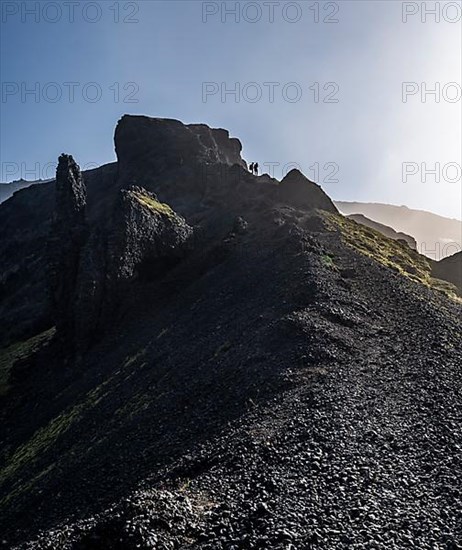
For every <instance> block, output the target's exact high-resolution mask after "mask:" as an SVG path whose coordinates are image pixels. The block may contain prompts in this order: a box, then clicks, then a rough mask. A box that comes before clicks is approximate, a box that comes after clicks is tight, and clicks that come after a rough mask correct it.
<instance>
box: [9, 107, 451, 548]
mask: <svg viewBox="0 0 462 550" xmlns="http://www.w3.org/2000/svg"><path fill="white" fill-rule="evenodd" d="M116 142H117V152H118V164H117V165H110V166H106V167H102V168H100V169H98V170H95V171H91V172H89V173H87V174H85V175H84V178H85V185H86V196H87V199H86V202H85V201H84V200H83V197H84V194H83V187H82V185H83V184H82V181H81V178H80V175H79V173H78V170H77V168H76V166H75V165H74V164H73V162H71V160H70V158H65V159H63V160H62V161H61V163H60V166H61V167H62V168H63V169H62V170H60V172H59V174H58V180H59V181H58V187H59V189H58V191H57V197H56V198H57V205H58V208H57V214H56V217H55V223H54V234H55V235H57V237H58V239H57V241H56V244H57V248H56V250H61V251H65V252H67V250H68V249H69V250H70V259H72V264H71V263H70V261H68V260H67V259H66V261H61V262H60V263H59V262H58V266H61V268H62V272H59V271H58V272H57V275H58V276H59V277H61V279H59V280H61V281H62V283H61V284H62V285H67V287H66V288H67V289H68V291H69V292H61V294H60V293H58V296H61V295H63V296H64V298H65V304H64V305H66V308H64V309H63V311H64V312H67V314H68V315H69V316H70V317H71V319H68V320H67V321H68V323H69V326H72V327H73V330H74V335H73V336H74V340H75V342H76V347H77V351H78V352H79V361H78V365H77V366H76V365H75V364H74V362H73V361H69V360H68V359H69V358H70V357H69V355H70V351H69V349H68V348H64V349H60V348H59V347H58V346H57V342H56V340H53V339H48V340H47V342H48V344H45V343H44V345H43V347H40V348H38V349H35V348H34V350H32V351H31V350H30V349H29V350H27V349H26V351H23V357H22V359H21V361H20V363H19V364H15V365H14V366H13V367H12V371H13V375H14V376H13V375H12V376H11V378H10V380H9V382H10V387H9V388H7V392H6V394H5V395H3V396H2V407H1V408H0V443H1V445H0V489H1V493H2V494H1V499H0V517H1V520H0V522H1V524H0V532H1V533H2V536H1V539H2V540H3V539H4V540H5V541H6V542H5V543H4V545H5V546H6V547H8V548H10V547H11V548H16V547H17V548H21V549H34V550H41V549H44V550H45V549H47V550H50V549H53V550H54V549H60V550H78V549H81V550H83V549H85V550H89V549H90V548H91V549H93V550H97V549H104V550H106V549H111V548H113V549H115V548H117V549H122V548H123V549H127V550H130V549H132V548H133V549H135V548H144V549H147V548H159V549H160V548H165V549H175V548H183V549H186V548H191V549H195V550H198V549H202V550H211V549H220V548H222V549H229V550H231V549H233V548H234V549H247V548H261V549H268V548H271V549H273V548H274V549H275V550H276V549H280V550H283V549H286V550H288V549H289V548H290V549H292V550H299V549H300V550H305V549H312V550H332V549H336V550H337V549H338V550H348V549H350V548H354V549H358V550H359V549H369V548H375V549H378V550H390V549H401V548H412V547H414V548H419V549H421V550H433V549H436V548H438V549H440V548H441V549H449V548H457V547H458V545H459V541H460V539H461V535H462V532H461V529H460V517H459V516H460V512H459V510H460V509H461V507H462V499H461V492H460V487H459V486H458V483H457V482H458V479H460V477H461V475H462V470H461V465H462V441H461V434H460V429H458V428H459V426H460V425H461V422H462V417H461V407H460V391H461V385H460V383H461V382H460V381H461V376H460V368H461V365H462V350H461V348H460V304H459V303H458V302H457V299H453V298H451V297H450V295H449V294H448V295H446V294H444V293H442V292H441V293H440V292H434V291H433V290H432V289H431V288H429V286H428V285H427V283H429V282H431V278H430V273H429V269H430V268H429V263H428V262H426V261H425V262H422V261H420V259H419V255H418V254H417V253H416V252H413V251H411V250H409V249H408V248H407V247H404V246H398V245H396V243H394V242H393V241H390V240H388V239H386V238H385V237H382V236H381V235H379V234H378V233H376V232H373V233H374V235H375V237H377V240H379V244H380V245H382V246H383V248H387V247H390V248H391V249H392V253H393V254H395V253H396V255H398V254H399V255H400V256H399V257H398V256H396V260H395V261H396V262H397V261H398V260H400V261H402V263H401V264H397V263H395V261H393V263H392V264H391V267H392V268H393V269H390V267H389V266H390V263H389V261H388V260H389V257H388V256H382V255H381V250H377V248H374V247H372V246H370V247H366V246H365V247H364V249H363V248H362V247H360V246H359V244H360V243H358V246H357V247H355V246H353V245H352V244H351V241H353V240H354V239H359V240H360V241H361V242H363V243H365V244H367V245H369V244H370V242H371V241H372V239H371V241H370V240H369V239H368V238H367V235H368V234H369V233H370V232H371V230H369V229H367V228H364V227H362V226H361V225H358V224H356V223H353V222H351V221H349V220H345V218H343V217H342V216H340V215H339V214H337V213H336V211H335V208H334V207H333V205H332V203H331V201H330V199H329V198H328V197H327V196H326V195H325V194H324V193H323V192H322V190H321V189H320V188H319V186H317V185H315V184H314V183H312V182H310V181H309V180H307V179H306V178H305V177H304V176H303V175H302V174H300V173H299V172H296V171H295V172H291V173H290V174H289V175H288V176H287V177H286V178H285V179H284V181H283V182H282V183H281V184H279V182H277V181H276V180H273V179H271V178H269V177H267V176H261V177H255V176H254V175H252V174H250V173H249V172H248V171H247V170H246V169H245V165H244V164H243V161H240V156H239V151H240V144H239V143H237V142H235V141H233V140H230V139H229V137H228V134H227V133H226V132H223V131H216V130H211V129H208V128H207V127H203V126H200V125H194V126H184V125H182V124H181V123H179V122H176V121H165V120H150V119H146V118H145V117H124V119H122V121H121V123H120V124H119V127H118V130H117V140H116ZM41 193H43V196H42V194H41ZM52 194H53V186H49V187H48V191H47V192H46V193H45V191H43V192H42V191H40V192H39V191H37V190H34V189H30V190H26V191H22V192H19V193H18V194H17V195H16V196H15V197H13V198H12V199H11V200H10V201H7V203H6V204H5V205H2V206H1V207H0V222H2V223H4V224H5V228H6V230H5V234H6V235H7V238H8V242H0V259H1V260H2V261H3V262H4V265H5V268H4V271H5V272H6V273H7V275H6V278H5V280H6V283H7V284H6V286H5V287H3V288H5V289H6V290H7V291H8V290H12V291H14V292H13V296H15V297H16V298H15V299H16V301H11V300H10V301H8V299H5V298H2V301H1V302H0V305H1V307H2V309H0V322H1V323H3V324H2V325H1V326H6V321H5V319H6V318H7V316H8V314H10V317H8V319H9V321H12V320H13V321H14V320H15V319H20V320H21V323H23V322H24V316H23V317H21V315H20V313H19V310H20V309H21V307H24V308H25V311H26V312H27V314H29V315H31V316H35V315H38V313H37V311H36V309H38V311H42V305H41V304H40V307H38V306H37V308H36V309H34V308H32V307H31V305H30V304H29V302H32V303H34V291H35V290H38V291H40V290H41V289H42V287H41V286H40V278H41V279H43V280H46V278H45V277H44V273H45V271H44V267H45V265H46V260H45V259H44V258H45V256H44V251H43V246H42V247H41V246H40V244H41V243H40V238H43V235H44V234H45V235H46V234H47V231H46V230H47V229H49V224H50V221H49V220H50V219H51V213H50V210H49V208H48V210H47V204H48V202H49V201H50V198H51V197H52ZM35 199H37V201H38V202H37V204H38V205H40V207H44V213H43V214H41V215H39V214H37V213H36V212H34V211H33V208H32V207H33V205H34V200H35ZM8 203H11V204H8ZM323 210H324V211H323ZM325 211H327V212H325ZM176 212H179V213H181V214H182V215H183V216H184V218H183V217H180V216H179V215H178V214H176ZM15 214H16V220H17V222H16V223H17V225H18V226H19V230H18V227H15ZM28 216H31V217H34V216H35V217H34V218H33V219H34V223H35V224H36V228H35V232H34V227H33V224H31V223H29V220H28ZM66 216H68V217H69V220H70V223H69V224H68V225H66V228H65V230H63V231H62V232H61V233H60V229H59V225H58V226H57V225H56V221H57V220H64V218H65V217H66ZM58 245H59V246H58ZM71 245H72V246H71ZM34 247H35V248H34ZM66 247H68V248H66ZM16 249H17V250H16ZM22 255H24V256H25V257H24V258H23V257H22ZM28 258H31V259H32V260H33V261H34V263H33V266H34V267H37V269H41V270H42V271H40V272H39V275H40V276H38V275H37V274H35V273H34V272H28V271H27V270H26V266H27V261H28ZM414 262H415V263H414ZM408 264H409V265H410V266H411V267H412V266H414V267H415V272H412V274H413V276H412V277H411V276H410V273H411V272H409V276H404V275H403V274H402V273H401V271H400V270H399V269H398V268H397V267H396V266H397V265H402V266H404V267H407V266H408ZM70 265H74V267H75V272H73V273H72V277H71V278H70V279H64V276H65V275H66V273H67V272H68V271H69V269H70V267H69V266H70ZM417 268H418V269H417ZM15 269H16V273H17V274H18V275H17V280H16V281H15V277H14V273H15ZM417 275H419V277H417ZM2 280H3V279H2ZM28 282H29V285H30V287H28V285H27V283H28ZM71 282H72V284H70V283H71ZM23 289H24V292H25V294H26V298H25V299H21V300H20V299H19V298H17V297H18V296H19V293H20V292H21V291H22V290H23ZM71 294H72V295H73V296H74V301H73V302H72V303H71V301H70V299H69V295H71ZM4 295H5V294H4ZM454 298H455V297H454ZM38 303H39V302H38ZM13 305H14V307H12V306H13ZM10 306H11V307H10ZM8 307H10V309H8ZM22 315H24V314H22ZM72 316H73V318H72ZM50 338H51V337H50ZM26 347H27V346H26ZM59 351H61V353H59ZM5 358H6V359H5ZM66 360H68V361H66ZM10 362H11V361H10V352H9V351H8V350H7V353H5V350H3V349H0V367H1V369H2V370H1V371H0V372H1V373H2V374H3V372H4V366H5V365H6V366H7V368H10Z"/></svg>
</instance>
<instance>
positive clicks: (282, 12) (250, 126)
mask: <svg viewBox="0 0 462 550" xmlns="http://www.w3.org/2000/svg"><path fill="white" fill-rule="evenodd" d="M71 4H72V3H70V2H47V1H46V0H44V1H42V2H40V3H39V2H34V1H33V2H29V1H26V2H23V1H17V0H15V1H7V0H4V1H3V2H2V23H1V82H2V97H1V104H0V108H1V144H0V163H1V172H2V173H1V176H0V181H11V180H13V179H18V178H19V177H24V178H25V179H36V177H40V176H41V177H50V176H52V175H53V171H54V165H55V163H56V159H57V157H58V155H59V154H60V153H61V152H67V153H71V154H73V155H74V157H75V158H76V160H77V161H78V162H79V164H80V165H81V166H82V167H91V166H94V165H99V164H103V163H106V162H111V161H113V160H115V155H114V147H113V132H114V127H115V124H116V122H117V120H118V119H119V118H120V117H121V116H122V115H123V114H124V113H134V114H146V115H149V116H160V117H170V118H177V119H180V120H182V121H184V122H188V123H189V122H205V123H207V124H209V125H211V126H215V127H225V128H227V129H229V130H230V132H231V134H232V135H233V136H237V137H239V138H240V139H241V141H242V142H243V145H244V157H245V158H246V159H247V160H249V161H252V160H258V161H259V162H260V165H261V166H262V167H263V165H264V164H265V163H270V164H271V165H272V168H271V170H273V175H274V176H275V177H277V178H278V179H280V178H281V177H282V176H283V175H284V169H285V170H287V169H288V168H289V165H298V166H299V167H301V169H302V170H303V171H304V172H305V173H306V175H307V176H308V177H310V178H311V179H314V180H316V181H318V182H319V183H320V184H321V185H322V186H323V188H324V189H325V190H326V191H327V192H328V193H329V194H330V195H331V196H332V197H333V198H335V199H344V200H359V201H373V202H388V203H392V204H406V205H407V206H410V207H413V208H420V209H425V210H430V211H433V212H436V213H439V214H442V215H446V216H450V217H457V218H461V217H462V212H461V211H462V195H461V181H460V164H461V158H460V156H461V152H460V151H461V101H460V83H461V28H462V26H461V24H460V12H461V3H460V2H439V3H435V2H399V1H387V2H380V1H375V0H373V1H367V0H363V1H355V2H350V1H340V2H314V1H311V0H309V1H300V2H284V1H280V2H274V3H271V6H270V5H269V4H268V2H259V3H256V2H234V1H232V2H226V8H227V9H228V10H229V11H230V13H228V14H227V15H226V13H225V12H224V11H223V6H224V5H225V3H222V2H199V1H194V0H190V1H186V2H182V1H168V2H164V1H150V0H142V1H138V2H125V1H121V2H116V1H113V0H107V1H101V2H86V1H81V2H78V3H77V4H76V5H75V6H74V7H72V6H71ZM435 6H438V8H439V11H438V13H437V14H432V13H430V12H431V10H432V9H433V8H434V7H435ZM235 7H237V13H239V19H238V20H236V19H237V16H236V14H235V13H234V14H233V13H232V10H233V9H234V8H235ZM72 9H73V11H74V13H73V17H71V10H72ZM271 10H273V18H272V19H273V21H271V17H270V16H271ZM223 19H224V22H223ZM437 19H439V21H438V20H437ZM404 20H405V21H404ZM252 21H253V22H252ZM66 83H67V84H66ZM69 83H74V84H72V86H73V87H74V101H73V102H72V101H71V100H70V99H71V94H70V90H71V88H72V86H71V85H70V84H69ZM205 83H208V84H205ZM236 83H238V85H239V90H238V91H239V94H238V98H239V101H236V95H233V94H230V93H228V94H224V96H223V97H222V92H223V93H224V92H226V91H229V90H232V89H233V88H234V89H236ZM268 83H273V84H272V85H271V86H272V87H273V90H274V97H273V98H270V94H269V91H270V88H271V86H270V85H269V84H268ZM403 83H407V84H403ZM205 86H207V88H205ZM403 86H406V90H407V95H406V99H407V101H406V102H404V101H403ZM438 88H439V90H438ZM33 89H35V90H36V91H37V95H34V94H32V93H29V94H27V93H26V94H25V92H26V91H27V90H33ZM205 89H206V90H209V91H210V92H214V93H209V94H208V95H204V90H205ZM431 89H437V90H438V91H437V96H435V95H432V94H431ZM425 90H427V93H425ZM429 91H430V93H429ZM117 92H118V93H117ZM24 94H25V95H24ZM260 94H261V97H260V98H259V100H256V101H254V99H257V98H258V95H260ZM300 94H301V95H300ZM98 96H99V97H98ZM117 96H118V97H117ZM130 99H131V100H135V101H136V102H133V101H132V102H130V101H129V100H130ZM271 99H272V101H271ZM436 99H438V101H436ZM276 163H279V164H276ZM266 170H270V165H267V167H266ZM434 170H436V172H437V176H435V174H432V171H434ZM437 179H439V181H437ZM336 180H338V181H336ZM403 180H405V181H403Z"/></svg>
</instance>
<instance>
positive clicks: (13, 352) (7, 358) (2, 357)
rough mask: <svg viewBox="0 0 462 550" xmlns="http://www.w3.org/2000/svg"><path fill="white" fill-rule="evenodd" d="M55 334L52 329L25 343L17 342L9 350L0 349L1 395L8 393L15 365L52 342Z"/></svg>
mask: <svg viewBox="0 0 462 550" xmlns="http://www.w3.org/2000/svg"><path fill="white" fill-rule="evenodd" d="M54 333H55V329H54V328H52V329H50V330H47V331H45V332H42V333H41V334H37V335H36V336H33V337H32V338H30V339H29V340H26V341H25V342H16V343H15V344H12V345H11V346H8V347H7V348H4V349H0V395H5V394H6V393H7V392H8V389H9V384H8V380H9V378H10V371H11V368H12V366H13V364H14V363H15V362H16V361H18V360H20V359H25V358H26V357H29V355H32V354H33V353H34V352H35V351H36V350H37V349H38V348H39V347H40V346H41V345H42V344H44V343H45V342H47V341H49V340H51V338H52V337H53V334H54Z"/></svg>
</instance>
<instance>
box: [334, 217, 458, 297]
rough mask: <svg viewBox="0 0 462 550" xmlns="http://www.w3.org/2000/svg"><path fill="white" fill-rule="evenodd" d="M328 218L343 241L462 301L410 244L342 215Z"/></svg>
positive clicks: (429, 261) (401, 272)
mask: <svg viewBox="0 0 462 550" xmlns="http://www.w3.org/2000/svg"><path fill="white" fill-rule="evenodd" d="M324 217H325V219H326V220H327V222H328V226H329V228H330V229H331V230H339V231H340V233H341V235H342V239H343V241H344V242H345V244H347V245H348V246H350V247H352V248H354V249H355V250H357V251H358V252H361V253H362V254H364V255H365V256H368V257H369V258H372V259H374V260H376V261H377V262H379V263H381V264H383V265H385V266H387V267H389V268H390V269H392V270H393V271H395V272H398V273H400V274H401V275H403V276H405V277H407V278H409V279H412V280H413V281H415V282H418V283H420V284H423V285H425V286H427V287H430V288H432V289H433V290H436V291H439V292H443V293H444V294H446V295H447V296H449V297H450V298H452V299H454V300H456V301H460V296H459V293H458V290H457V288H456V287H455V286H454V285H453V284H451V283H449V282H447V281H442V280H440V279H435V278H433V277H432V266H431V260H430V259H429V258H426V257H425V256H422V255H421V254H419V253H418V252H417V251H415V250H412V249H411V248H409V247H408V246H407V245H406V244H404V243H400V242H398V241H395V240H393V239H389V238H388V237H385V235H382V233H380V232H379V231H376V230H375V229H371V228H369V227H366V226H364V225H361V224H359V223H357V222H355V221H354V220H350V219H348V218H346V217H344V216H342V215H341V214H332V213H327V212H325V213H324Z"/></svg>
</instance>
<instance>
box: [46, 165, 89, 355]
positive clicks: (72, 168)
mask: <svg viewBox="0 0 462 550" xmlns="http://www.w3.org/2000/svg"><path fill="white" fill-rule="evenodd" d="M55 189H56V191H55V195H56V207H55V215H54V221H53V229H52V235H51V238H50V256H51V260H50V263H51V273H50V279H51V293H52V302H53V308H54V311H55V320H56V332H57V335H58V337H60V338H61V339H62V340H63V341H65V342H66V345H69V346H70V347H71V349H72V348H73V347H74V344H75V342H74V336H75V320H76V317H77V315H78V311H77V310H76V305H77V304H76V302H77V296H78V288H77V280H78V277H79V269H80V257H81V253H82V248H83V246H84V244H85V240H86V238H87V227H86V222H85V206H86V189H85V184H84V182H83V178H82V174H81V173H80V168H79V166H78V165H77V164H76V162H75V161H74V159H73V158H72V156H70V155H61V156H60V157H59V162H58V168H57V170H56V187H55Z"/></svg>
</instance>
